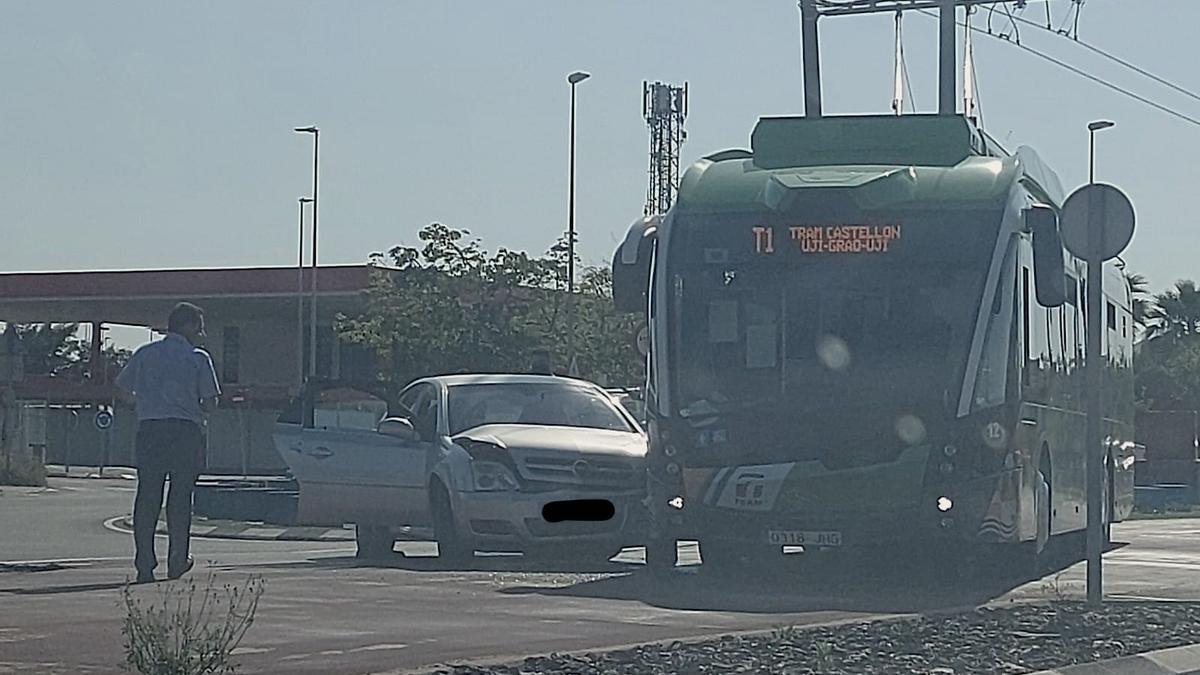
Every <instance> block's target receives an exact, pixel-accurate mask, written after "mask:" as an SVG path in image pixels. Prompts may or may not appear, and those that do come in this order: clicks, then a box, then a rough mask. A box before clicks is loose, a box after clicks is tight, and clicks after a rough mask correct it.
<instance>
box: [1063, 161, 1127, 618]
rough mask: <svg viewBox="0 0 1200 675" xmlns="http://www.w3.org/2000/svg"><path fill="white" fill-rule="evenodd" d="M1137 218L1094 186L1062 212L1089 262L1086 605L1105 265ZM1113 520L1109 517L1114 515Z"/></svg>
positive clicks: (1097, 516)
mask: <svg viewBox="0 0 1200 675" xmlns="http://www.w3.org/2000/svg"><path fill="white" fill-rule="evenodd" d="M1133 227H1134V213H1133V204H1132V203H1130V201H1129V198H1128V197H1126V196H1125V194H1124V193H1123V192H1121V191H1120V190H1118V189H1117V188H1115V187H1113V186H1111V185H1106V184H1101V183H1092V184H1089V185H1085V186H1083V187H1081V188H1079V189H1078V190H1076V191H1075V192H1074V193H1072V194H1071V196H1070V197H1068V198H1067V201H1066V203H1065V204H1063V210H1062V236H1063V243H1065V244H1066V246H1067V249H1068V250H1069V251H1071V253H1073V254H1075V255H1076V256H1078V257H1080V258H1083V259H1084V260H1086V261H1087V298H1086V304H1085V308H1086V320H1087V321H1086V330H1087V352H1086V355H1085V361H1084V367H1085V368H1086V381H1087V401H1086V403H1087V427H1086V431H1085V433H1084V444H1085V445H1084V448H1085V451H1084V457H1085V468H1086V474H1087V475H1086V477H1087V600H1088V603H1089V604H1092V605H1098V604H1100V603H1101V602H1103V600H1104V585H1103V576H1102V575H1103V572H1102V567H1101V562H1100V557H1101V555H1102V554H1103V552H1104V551H1103V547H1104V521H1103V509H1104V501H1103V500H1104V499H1105V495H1104V459H1105V458H1104V440H1103V428H1102V424H1103V420H1104V398H1103V397H1104V365H1105V364H1104V360H1103V357H1102V355H1101V353H1100V352H1101V346H1102V344H1103V343H1102V332H1101V331H1103V330H1104V313H1105V303H1104V262H1105V261H1107V260H1111V259H1113V258H1115V257H1117V256H1118V255H1120V253H1121V251H1124V250H1125V247H1126V246H1128V245H1129V242H1130V240H1131V239H1133ZM1110 517H1111V514H1110Z"/></svg>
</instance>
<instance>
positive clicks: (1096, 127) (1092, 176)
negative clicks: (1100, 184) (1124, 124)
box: [1088, 120, 1117, 184]
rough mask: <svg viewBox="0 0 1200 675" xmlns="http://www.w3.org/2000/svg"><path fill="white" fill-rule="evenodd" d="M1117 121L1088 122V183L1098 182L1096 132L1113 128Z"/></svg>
mask: <svg viewBox="0 0 1200 675" xmlns="http://www.w3.org/2000/svg"><path fill="white" fill-rule="evenodd" d="M1116 125H1117V123H1116V122H1109V121H1108V120H1097V121H1095V122H1091V123H1089V124H1088V184H1093V183H1095V182H1096V132H1097V131H1103V130H1104V129H1111V128H1113V127H1115V126H1116Z"/></svg>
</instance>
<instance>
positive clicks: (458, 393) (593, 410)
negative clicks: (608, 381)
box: [447, 382, 634, 435]
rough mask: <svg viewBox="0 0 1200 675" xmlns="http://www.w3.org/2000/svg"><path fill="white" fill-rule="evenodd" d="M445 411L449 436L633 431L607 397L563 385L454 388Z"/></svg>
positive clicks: (486, 385) (479, 385) (526, 384)
mask: <svg viewBox="0 0 1200 675" xmlns="http://www.w3.org/2000/svg"><path fill="white" fill-rule="evenodd" d="M447 410H448V413H449V414H448V421H449V425H450V434H451V435H454V434H459V433H462V432H464V431H467V430H469V429H474V428H476V427H481V426H484V425H487V424H521V425H537V426H552V427H582V428H587V429H608V430H611V431H633V430H634V429H633V427H632V426H631V425H630V424H629V422H628V421H627V420H626V418H625V417H624V416H623V415H622V414H621V413H620V411H619V410H618V409H617V407H616V406H615V405H614V404H613V402H612V401H611V400H610V399H609V397H607V396H605V395H603V394H602V393H600V392H599V391H595V390H592V389H590V388H587V387H583V386H578V385H574V384H569V383H565V382H564V383H563V384H558V383H549V384H532V383H521V384H515V383H514V384H508V383H503V384H501V383H497V384H469V385H458V386H452V387H450V393H449V402H448V406H447Z"/></svg>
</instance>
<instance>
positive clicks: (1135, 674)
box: [1033, 645, 1200, 675]
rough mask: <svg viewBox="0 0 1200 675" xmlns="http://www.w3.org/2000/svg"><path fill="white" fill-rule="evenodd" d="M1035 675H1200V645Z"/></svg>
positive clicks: (1035, 674)
mask: <svg viewBox="0 0 1200 675" xmlns="http://www.w3.org/2000/svg"><path fill="white" fill-rule="evenodd" d="M1033 675H1200V645H1184V646H1182V647H1173V648H1171V649H1161V650H1159V651H1156V652H1147V653H1145V654H1138V655H1136V656H1123V657H1121V658H1119V659H1109V660H1108V661H1097V662H1096V663H1084V664H1081V665H1078V666H1069V667H1067V668H1058V669H1056V670H1043V671H1040V672H1037V673H1033Z"/></svg>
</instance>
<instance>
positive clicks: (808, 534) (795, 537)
mask: <svg viewBox="0 0 1200 675" xmlns="http://www.w3.org/2000/svg"><path fill="white" fill-rule="evenodd" d="M767 541H769V542H770V543H771V544H773V545H777V546H841V545H842V533H841V532H829V531H825V532H813V531H810V530H768V531H767Z"/></svg>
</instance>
